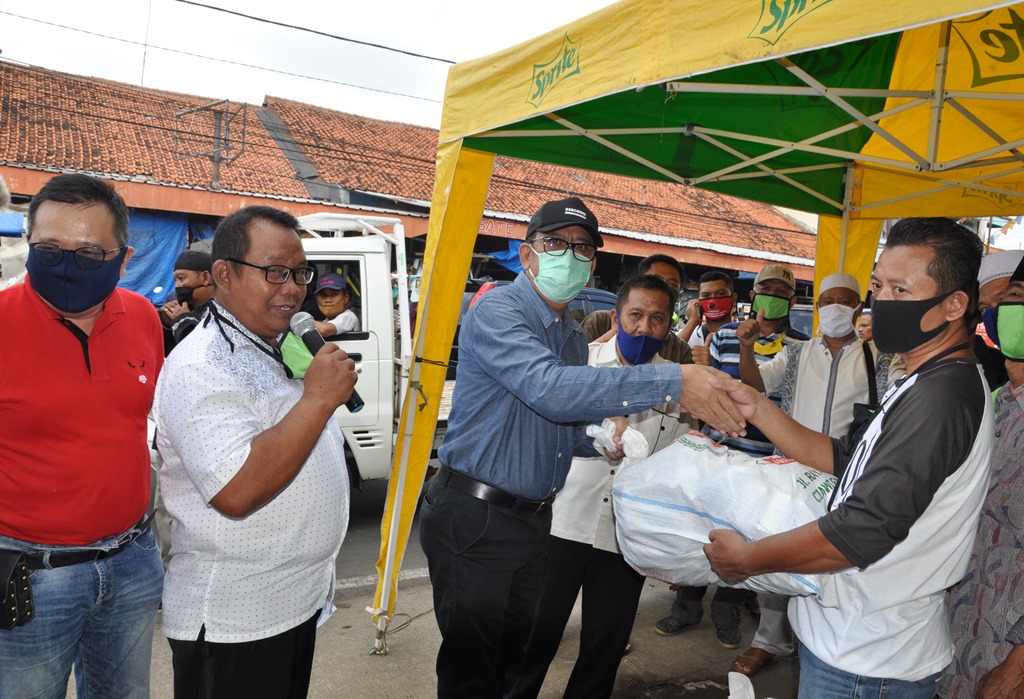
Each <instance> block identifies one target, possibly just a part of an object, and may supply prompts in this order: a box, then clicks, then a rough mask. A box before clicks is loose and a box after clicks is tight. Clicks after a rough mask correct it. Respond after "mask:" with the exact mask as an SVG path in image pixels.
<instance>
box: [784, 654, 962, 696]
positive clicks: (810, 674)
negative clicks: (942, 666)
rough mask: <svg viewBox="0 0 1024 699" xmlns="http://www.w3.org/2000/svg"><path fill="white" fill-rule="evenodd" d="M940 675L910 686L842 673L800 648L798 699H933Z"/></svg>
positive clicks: (938, 673) (877, 678)
mask: <svg viewBox="0 0 1024 699" xmlns="http://www.w3.org/2000/svg"><path fill="white" fill-rule="evenodd" d="M940 677H942V673H941V672H936V673H935V674H934V675H929V676H928V677H925V678H924V679H923V680H917V681H916V682H909V681H907V680H892V679H886V678H883V677H863V676H861V675H853V674H851V673H849V672H843V671H842V670H840V669H838V668H834V667H832V666H831V665H829V664H828V663H826V662H824V661H822V660H820V659H819V658H817V657H816V656H815V655H814V653H812V652H811V651H809V650H807V646H805V645H803V644H800V694H799V697H800V699H933V697H934V696H935V692H936V690H937V689H938V688H939V685H938V682H939V678H940Z"/></svg>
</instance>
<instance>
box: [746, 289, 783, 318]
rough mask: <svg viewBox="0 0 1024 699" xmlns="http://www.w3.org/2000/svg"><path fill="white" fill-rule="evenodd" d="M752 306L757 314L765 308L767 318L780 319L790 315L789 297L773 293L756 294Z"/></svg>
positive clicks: (753, 311)
mask: <svg viewBox="0 0 1024 699" xmlns="http://www.w3.org/2000/svg"><path fill="white" fill-rule="evenodd" d="M750 308H751V313H753V314H754V315H755V316H756V315H757V314H758V312H759V311H762V310H763V311H764V319H765V320H779V319H781V318H785V317H786V316H788V315H789V299H784V298H782V297H781V296H772V295H771V294H754V302H753V303H752V304H751V306H750Z"/></svg>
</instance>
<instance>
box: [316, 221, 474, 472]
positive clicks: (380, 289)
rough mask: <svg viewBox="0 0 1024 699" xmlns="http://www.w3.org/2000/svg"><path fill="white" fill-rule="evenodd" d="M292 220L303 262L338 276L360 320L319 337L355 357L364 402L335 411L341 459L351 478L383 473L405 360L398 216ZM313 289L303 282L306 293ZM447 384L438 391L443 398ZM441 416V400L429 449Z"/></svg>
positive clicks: (407, 342)
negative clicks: (354, 326)
mask: <svg viewBox="0 0 1024 699" xmlns="http://www.w3.org/2000/svg"><path fill="white" fill-rule="evenodd" d="M299 223H300V225H301V226H302V229H303V230H302V236H303V240H302V246H303V248H305V251H306V259H307V260H308V261H309V263H310V264H311V265H313V266H315V267H316V269H317V277H318V278H319V276H320V275H322V274H326V273H328V272H335V273H338V274H341V275H342V276H343V277H345V279H346V280H347V281H348V283H349V290H350V292H351V293H350V296H351V298H352V306H351V307H352V310H354V311H355V313H356V315H357V316H358V317H359V320H360V327H359V330H358V331H357V332H348V333H342V334H340V335H334V336H331V337H328V338H325V339H327V340H328V341H329V342H334V343H336V344H337V345H338V346H340V347H341V349H343V350H345V352H347V353H348V354H349V356H351V357H352V358H353V359H355V361H356V370H357V371H358V372H359V382H358V383H357V384H356V390H358V391H359V395H360V397H362V399H363V402H364V403H365V407H364V408H363V409H362V410H360V411H359V412H357V413H354V414H353V413H350V412H349V411H348V409H347V408H344V407H341V408H339V409H338V411H337V413H336V415H335V417H336V419H337V420H338V424H339V425H341V431H342V433H343V434H344V436H345V456H346V461H347V462H348V466H349V473H350V475H351V477H352V482H353V484H358V483H359V482H360V481H361V480H371V479H375V478H387V477H388V474H389V472H390V470H391V458H392V451H393V448H394V445H395V440H396V435H397V426H398V418H399V416H400V411H401V406H402V403H403V400H404V397H405V392H406V390H407V389H408V384H409V370H410V367H411V359H412V332H411V328H410V326H409V284H408V276H407V268H406V259H405V233H404V229H403V227H402V223H401V220H400V219H397V218H385V217H381V216H355V215H349V214H331V213H323V214H311V215H309V216H302V217H300V218H299ZM313 291H314V288H313V285H310V290H309V295H310V297H311V296H312V294H313ZM396 292H397V293H396ZM451 383H454V382H451ZM450 388H451V386H449V387H448V389H449V390H448V391H446V394H447V395H448V396H450ZM448 402H449V403H450V401H448ZM447 418H448V410H447V407H446V405H445V401H442V405H441V414H440V415H439V417H438V422H437V430H436V433H435V437H434V449H435V452H436V449H437V446H438V445H439V444H440V441H441V436H442V435H443V434H444V429H445V427H446V425H447Z"/></svg>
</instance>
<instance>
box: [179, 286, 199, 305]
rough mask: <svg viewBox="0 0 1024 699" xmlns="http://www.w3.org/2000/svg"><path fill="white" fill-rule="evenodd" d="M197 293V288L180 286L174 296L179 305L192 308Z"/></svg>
mask: <svg viewBox="0 0 1024 699" xmlns="http://www.w3.org/2000/svg"><path fill="white" fill-rule="evenodd" d="M194 293H196V289H195V287H192V286H179V287H177V288H175V290H174V296H175V298H176V299H177V301H178V303H182V304H185V303H187V304H188V305H189V307H190V308H191V307H192V295H193V294H194Z"/></svg>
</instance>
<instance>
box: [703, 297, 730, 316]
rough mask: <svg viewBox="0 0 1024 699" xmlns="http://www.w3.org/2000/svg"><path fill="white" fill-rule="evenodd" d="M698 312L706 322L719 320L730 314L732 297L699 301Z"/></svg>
mask: <svg viewBox="0 0 1024 699" xmlns="http://www.w3.org/2000/svg"><path fill="white" fill-rule="evenodd" d="M697 303H699V304H700V310H701V311H702V312H703V313H704V317H705V318H707V319H708V320H721V319H722V318H726V317H728V316H729V315H730V314H731V313H732V296H719V297H716V298H710V299H699V300H698V301H697Z"/></svg>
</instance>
